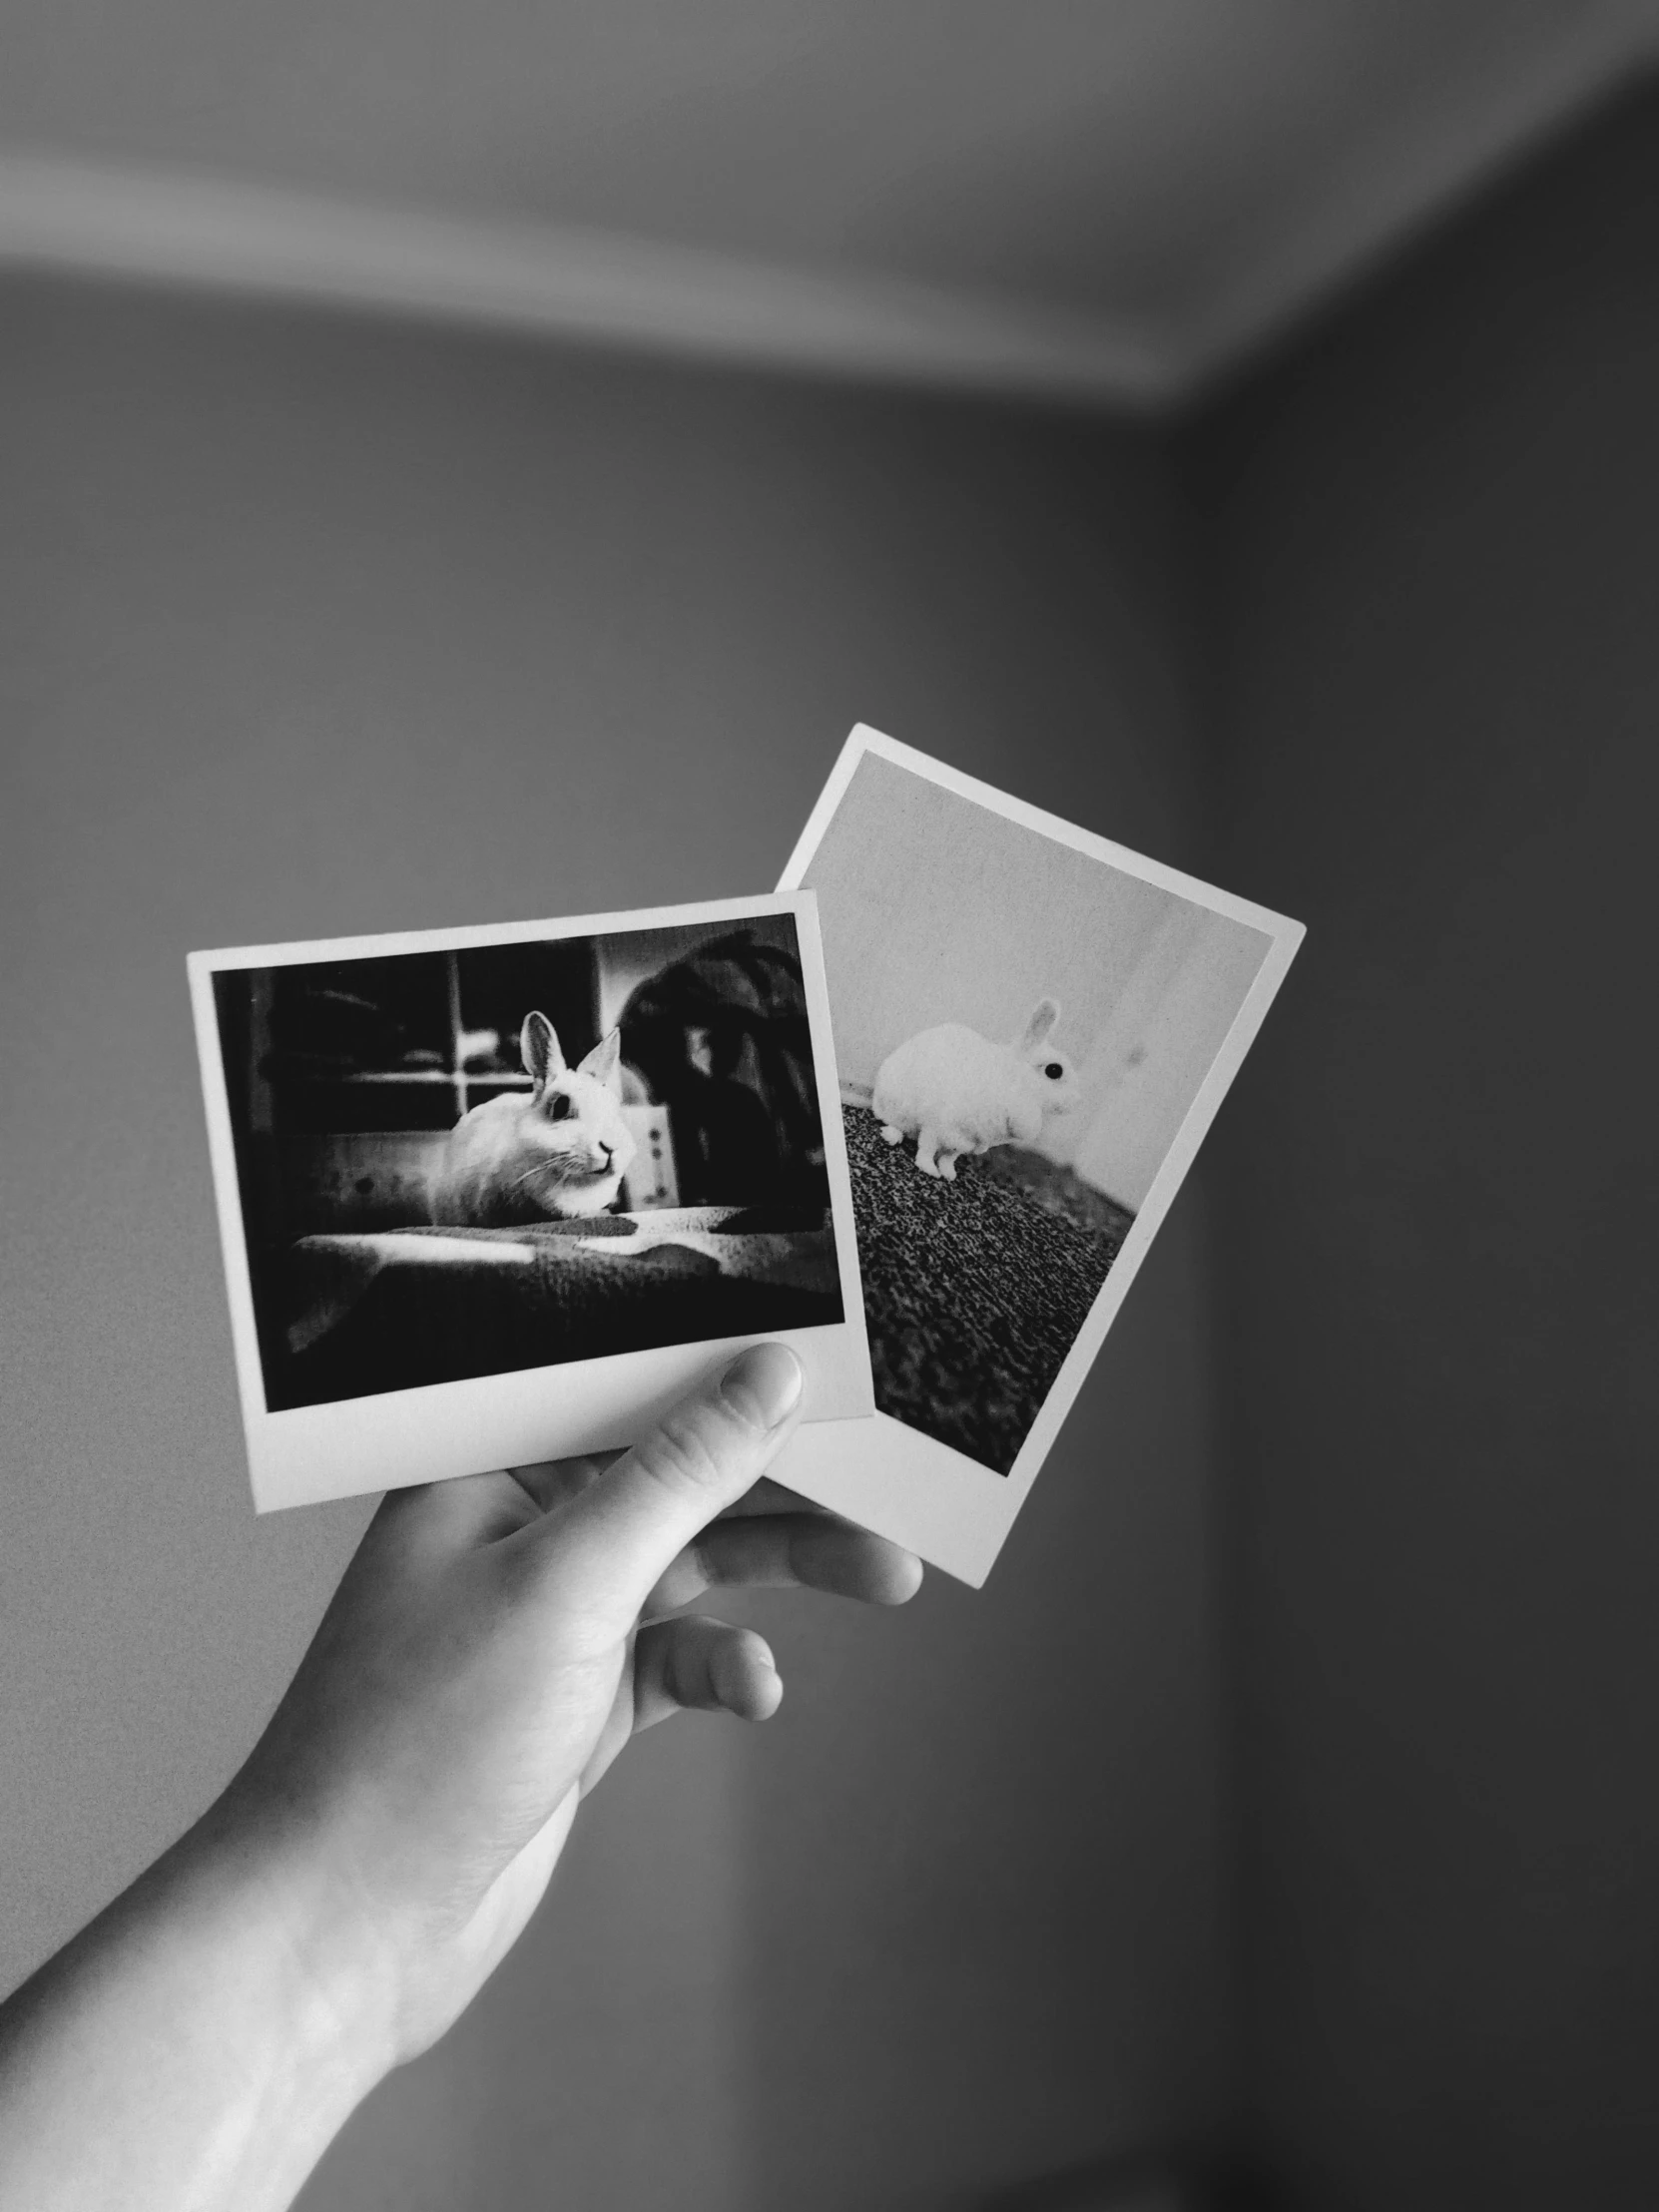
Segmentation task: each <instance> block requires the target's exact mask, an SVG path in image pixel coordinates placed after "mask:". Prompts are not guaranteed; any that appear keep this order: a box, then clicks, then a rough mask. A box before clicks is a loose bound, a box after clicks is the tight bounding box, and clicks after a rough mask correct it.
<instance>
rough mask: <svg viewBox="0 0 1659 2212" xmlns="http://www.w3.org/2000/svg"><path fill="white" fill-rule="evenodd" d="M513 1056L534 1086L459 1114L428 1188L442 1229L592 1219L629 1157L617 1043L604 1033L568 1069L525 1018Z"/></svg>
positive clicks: (536, 1023) (539, 1017)
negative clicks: (585, 1216)
mask: <svg viewBox="0 0 1659 2212" xmlns="http://www.w3.org/2000/svg"><path fill="white" fill-rule="evenodd" d="M518 1049H519V1053H520V1055H521V1057H522V1058H523V1061H524V1065H525V1067H526V1069H527V1070H528V1071H529V1073H530V1074H531V1075H532V1076H533V1077H534V1078H535V1089H534V1090H533V1091H530V1092H529V1093H525V1092H523V1091H506V1092H503V1094H502V1095H501V1096H500V1097H499V1098H491V1099H486V1100H485V1102H484V1104H483V1105H482V1106H474V1107H473V1109H472V1111H471V1112H470V1113H467V1114H463V1115H462V1116H461V1118H460V1120H459V1121H458V1122H457V1123H456V1124H455V1126H454V1128H453V1129H452V1130H451V1131H450V1132H449V1141H448V1143H447V1144H446V1145H445V1146H444V1151H443V1158H442V1160H441V1161H440V1162H439V1165H438V1169H437V1173H436V1174H435V1175H434V1176H433V1178H432V1188H431V1194H430V1195H431V1206H432V1219H433V1221H434V1222H437V1223H439V1224H440V1225H442V1226H445V1227H455V1228H464V1229H511V1228H516V1227H518V1226H519V1225H520V1224H522V1223H525V1222H537V1221H545V1220H546V1219H547V1217H548V1216H549V1215H550V1214H552V1215H557V1216H560V1217H565V1216H575V1215H582V1214H597V1213H601V1212H603V1210H604V1209H605V1208H606V1207H607V1206H609V1205H610V1203H611V1201H612V1200H613V1199H614V1198H615V1197H616V1195H617V1192H618V1191H619V1190H620V1189H621V1186H622V1178H623V1177H624V1175H626V1173H627V1172H628V1164H629V1162H630V1161H631V1160H632V1159H633V1157H634V1138H633V1135H632V1133H631V1132H630V1130H629V1128H628V1124H627V1122H626V1121H625V1120H624V1119H623V1114H622V1039H621V1035H620V1033H619V1032H618V1031H617V1030H615V1029H613V1030H612V1031H611V1032H610V1034H609V1036H607V1037H605V1038H603V1039H602V1040H601V1042H600V1043H598V1044H596V1045H595V1046H594V1048H593V1050H592V1051H591V1052H590V1053H589V1054H588V1056H587V1058H586V1059H585V1060H583V1061H582V1062H581V1063H580V1065H579V1066H577V1067H574V1068H568V1067H566V1065H565V1060H564V1054H563V1053H562V1052H561V1051H560V1050H559V1039H558V1037H557V1035H556V1033H555V1031H554V1028H553V1024H552V1023H551V1022H550V1021H549V1020H548V1018H547V1016H546V1015H545V1014H526V1015H525V1017H524V1027H523V1028H522V1030H521V1031H520V1032H519V1040H518Z"/></svg>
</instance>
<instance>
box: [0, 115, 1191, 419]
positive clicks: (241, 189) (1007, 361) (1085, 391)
mask: <svg viewBox="0 0 1659 2212" xmlns="http://www.w3.org/2000/svg"><path fill="white" fill-rule="evenodd" d="M3 269H11V270H13V271H17V270H31V269H32V270H37V271H51V272H58V273H65V274H72V275H79V276H88V277H112V278H118V279H126V280H128V281H136V282H144V283H154V284H164V285H171V286H185V287H190V288H196V289H204V290H210V291H220V292H226V291H230V292H241V293H247V294H254V295H263V296H266V297H277V298H284V299H289V300H296V301H308V302H311V303H315V304H328V305H332V306H336V307H342V308H354V309H358V310H378V311H382V312H391V313H397V314H404V315H409V316H418V317H422V318H426V319H429V320H435V321H440V322H448V323H457V324H468V325H474V326H482V327H491V328H496V329H502V330H520V331H527V332H539V333H542V334H545V335H548V336H557V337H561V338H566V339H575V340H583V341H587V342H590V343H601V344H612V345H621V346H627V347H632V348H639V349H645V350H650V351H656V352H668V353H673V354H677V355H680V356H682V357H685V356H691V357H694V358H703V359H707V360H711V361H721V362H725V363H728V364H752V365H755V366H764V367H770V368H793V369H798V370H803V371H808V372H811V373H815V374H819V375H832V376H843V377H855V378H862V379H869V380H877V381H883V382H899V383H914V384H923V385H930V386H934V387H937V388H945V389H959V390H964V391H974V390H978V391H996V392H1005V393H1012V394H1019V395H1028V396H1031V397H1037V398H1047V399H1059V400H1066V401H1072V402H1083V403H1088V404H1095V405H1102V406H1115V407H1135V408H1144V407H1148V406H1156V405H1158V404H1159V403H1160V402H1161V401H1162V399H1163V397H1164V396H1165V394H1166V392H1167V391H1168V390H1169V389H1171V388H1172V385H1173V382H1174V376H1173V374H1172V367H1171V364H1170V363H1169V362H1168V361H1167V360H1166V358H1165V357H1164V354H1163V352H1162V350H1161V348H1160V346H1159V344H1158V342H1157V338H1156V336H1155V334H1154V333H1152V332H1149V331H1147V330H1142V329H1133V328H1130V329H1126V328H1123V327H1120V326H1119V325H1117V324H1116V323H1114V322H1111V321H1109V320H1105V319H1096V318H1093V317H1089V316H1084V315H1066V314H1061V313H1055V312H1050V311H1047V310H1045V309H1043V308H1040V307H1036V306H1031V305H1027V304H1025V303H1023V302H1020V301H1017V300H1014V301H1010V300H1003V299H998V298H987V297H982V296H979V295H975V294H971V293H963V292H954V291H944V290H938V291H935V290H930V289H928V288H926V287H924V286H921V285H912V284H905V283H899V282H895V281H889V280H886V279H881V278H874V277H869V278H866V277H841V276H834V275H821V274H818V273H814V272H810V271H805V270H801V269H795V268H790V267H787V266H782V265H777V264H770V263H766V262H760V261H752V260H747V259H742V258H739V257H736V256H730V255H725V254H718V253H712V252H706V251H703V250H700V249H695V248H687V247H677V246H670V245H659V244H655V243H652V242H650V241H646V240H642V239H635V238H628V237H621V236H614V235H610V234H606V233H602V232H583V231H575V230H559V229H553V228H550V227H545V226H537V225H518V224H507V223H480V222H468V221H465V220H461V219H458V218H454V217H450V216H443V215H435V214H425V213H416V212H410V211H403V210H397V209H391V208H383V207H374V206H368V205H363V204H359V203H356V202H352V201H347V200H339V199H333V198H328V197H323V196H320V195H314V194H307V193H299V192H294V191H290V190H287V189H284V188H279V187H272V186H263V185H250V184H247V183H244V182H241V181H233V180H230V179H222V178H218V177H210V176H186V175H174V174H168V173H164V172H160V171H155V170H149V169H144V170H141V169H128V168H119V167H107V166H102V165H97V164H92V163H85V162H80V161H68V160H62V159H59V158H55V157H46V156H31V155H24V154H11V155H0V270H3Z"/></svg>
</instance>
